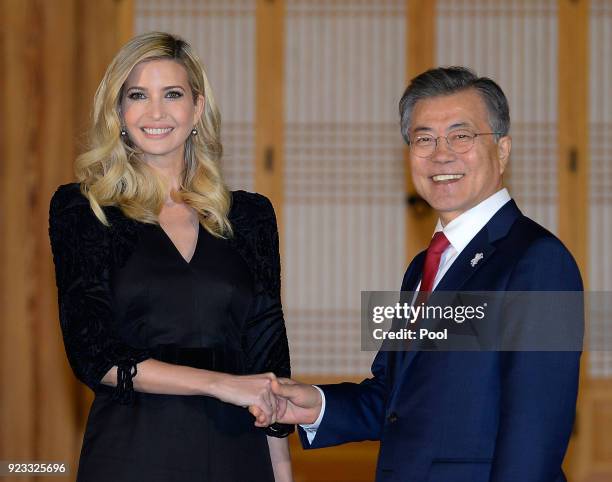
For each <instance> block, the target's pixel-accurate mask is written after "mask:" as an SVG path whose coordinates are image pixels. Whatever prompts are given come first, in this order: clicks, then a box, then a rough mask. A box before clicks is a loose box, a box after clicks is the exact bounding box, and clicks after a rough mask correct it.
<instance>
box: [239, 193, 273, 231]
mask: <svg viewBox="0 0 612 482" xmlns="http://www.w3.org/2000/svg"><path fill="white" fill-rule="evenodd" d="M231 194H232V205H231V208H230V212H229V219H230V222H236V221H237V220H241V221H247V222H249V223H251V224H253V223H261V222H266V221H268V222H273V223H274V224H276V216H275V214H274V208H273V207H272V203H271V202H270V200H269V199H268V198H267V197H266V196H264V195H262V194H258V193H254V192H248V191H232V192H231Z"/></svg>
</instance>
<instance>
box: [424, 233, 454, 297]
mask: <svg viewBox="0 0 612 482" xmlns="http://www.w3.org/2000/svg"><path fill="white" fill-rule="evenodd" d="M449 244H450V243H449V241H448V239H447V238H446V236H445V235H444V233H443V232H442V231H438V232H437V233H436V234H434V235H433V238H431V242H430V243H429V247H428V248H427V254H426V255H425V266H424V268H423V278H422V279H421V287H420V288H419V291H421V292H425V293H424V294H425V299H427V297H428V292H430V291H431V289H432V288H433V283H434V279H436V274H437V273H438V267H439V266H440V258H441V257H442V253H443V252H444V250H445V249H446V248H448V245H449ZM419 298H420V296H419Z"/></svg>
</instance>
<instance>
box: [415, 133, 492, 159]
mask: <svg viewBox="0 0 612 482" xmlns="http://www.w3.org/2000/svg"><path fill="white" fill-rule="evenodd" d="M457 131H466V132H469V133H471V134H472V136H471V139H472V144H470V147H468V148H467V149H466V150H465V151H461V152H457V151H456V150H454V149H453V148H452V147H451V145H450V142H449V140H448V136H449V135H451V134H452V133H453V132H457ZM502 134H503V133H501V132H472V131H471V130H469V129H455V130H454V131H451V132H450V133H449V134H448V135H446V136H438V137H433V136H431V137H432V138H433V140H434V142H435V144H434V146H433V150H432V151H431V154H428V155H426V156H421V155H419V154H417V153H416V152H415V156H418V157H420V158H421V159H427V158H428V157H431V156H433V155H434V154H435V152H436V149H437V148H438V139H441V138H444V139H446V145H447V147H448V150H449V151H451V152H454V153H455V154H465V153H466V152H469V151H470V149H472V147H474V140H475V139H476V138H477V137H479V136H501V135H502ZM408 145H409V146H410V148H411V149H412V148H413V147H412V140H409V141H408Z"/></svg>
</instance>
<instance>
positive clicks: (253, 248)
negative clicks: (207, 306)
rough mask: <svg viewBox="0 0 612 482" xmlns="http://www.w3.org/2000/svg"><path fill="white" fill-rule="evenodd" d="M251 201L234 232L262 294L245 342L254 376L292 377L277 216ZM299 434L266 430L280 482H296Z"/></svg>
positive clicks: (259, 200) (281, 427)
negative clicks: (292, 441)
mask: <svg viewBox="0 0 612 482" xmlns="http://www.w3.org/2000/svg"><path fill="white" fill-rule="evenodd" d="M242 195H243V196H245V195H247V194H246V193H244V194H242ZM248 196H249V197H251V199H248V200H247V199H241V198H239V199H236V198H235V199H234V200H235V201H237V202H240V201H247V202H244V203H242V202H241V203H240V204H242V206H241V207H242V211H243V212H245V213H246V212H247V211H250V212H249V214H250V215H249V216H248V222H246V223H236V224H234V227H235V228H236V229H235V230H236V231H239V232H237V233H236V234H237V235H238V237H240V238H242V243H241V244H242V245H243V246H247V245H248V246H250V250H249V251H250V252H249V253H248V255H247V257H248V258H250V259H249V261H250V263H249V265H250V266H251V269H253V270H254V271H256V273H254V274H255V279H256V285H257V288H256V289H257V294H256V295H255V298H254V300H253V302H252V304H251V306H250V308H249V313H248V315H247V321H246V326H245V329H244V338H243V346H244V350H245V353H246V357H247V363H248V369H249V373H253V374H255V373H264V372H273V373H274V374H275V375H276V376H279V377H290V376H291V363H290V359H289V343H288V341H287V332H286V329H285V319H284V316H283V309H282V304H281V288H280V269H281V267H280V253H279V242H278V228H277V225H276V216H275V214H274V208H273V207H272V204H271V203H270V201H269V200H268V199H267V198H265V197H263V196H260V195H257V194H248ZM238 207H239V206H236V208H238ZM237 211H240V210H239V209H237ZM241 227H242V228H243V229H240V228H241ZM245 238H246V239H245ZM245 254H246V253H245ZM294 430H295V427H294V426H293V425H285V424H279V423H276V424H273V425H271V426H270V427H267V428H266V429H265V431H266V435H267V436H268V437H267V438H268V447H269V449H270V458H271V460H272V464H273V466H274V474H275V477H276V480H277V481H283V482H284V481H291V480H293V479H292V476H291V459H290V456H289V444H288V442H287V438H286V437H287V436H288V435H290V434H291V433H292V432H293V431H294Z"/></svg>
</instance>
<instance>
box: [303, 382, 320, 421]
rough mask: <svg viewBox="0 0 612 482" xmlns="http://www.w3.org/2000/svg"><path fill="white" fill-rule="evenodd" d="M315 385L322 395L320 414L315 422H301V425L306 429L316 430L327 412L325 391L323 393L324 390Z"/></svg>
mask: <svg viewBox="0 0 612 482" xmlns="http://www.w3.org/2000/svg"><path fill="white" fill-rule="evenodd" d="M313 387H314V388H316V389H317V390H318V391H319V395H320V396H321V406H320V408H319V415H318V416H317V418H316V419H315V420H314V422H312V423H304V424H300V427H302V428H303V429H304V430H306V431H316V430H317V429H318V428H319V425H320V424H321V421H322V420H323V415H324V414H325V393H323V390H321V389H320V388H319V387H318V386H316V385H313Z"/></svg>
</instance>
